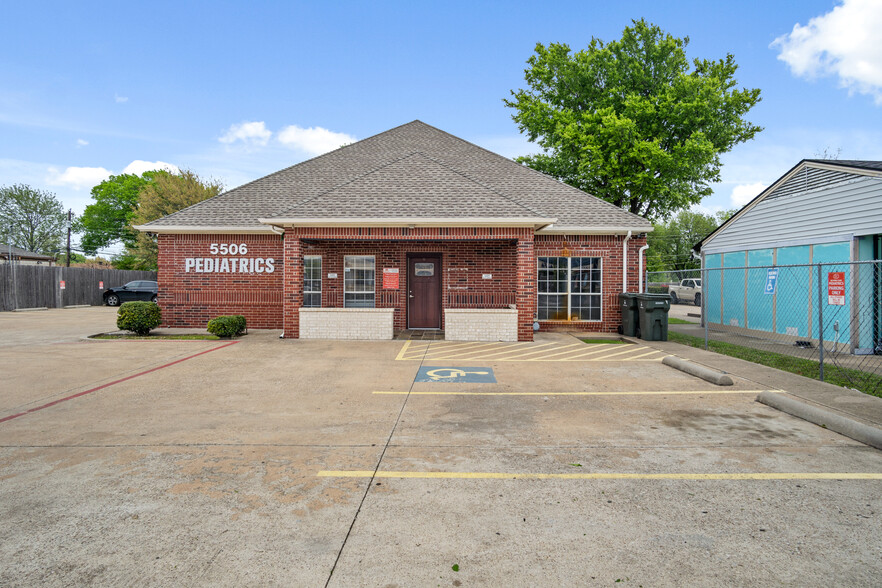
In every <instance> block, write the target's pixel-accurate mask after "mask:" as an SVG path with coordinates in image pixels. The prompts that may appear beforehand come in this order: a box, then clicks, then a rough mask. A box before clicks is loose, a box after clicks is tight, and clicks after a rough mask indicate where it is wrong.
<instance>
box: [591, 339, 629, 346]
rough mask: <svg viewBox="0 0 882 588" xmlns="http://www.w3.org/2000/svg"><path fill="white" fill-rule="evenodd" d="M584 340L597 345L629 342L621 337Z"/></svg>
mask: <svg viewBox="0 0 882 588" xmlns="http://www.w3.org/2000/svg"><path fill="white" fill-rule="evenodd" d="M582 341H583V342H585V343H589V344H595V345H622V344H627V343H628V342H627V341H622V340H621V339H582Z"/></svg>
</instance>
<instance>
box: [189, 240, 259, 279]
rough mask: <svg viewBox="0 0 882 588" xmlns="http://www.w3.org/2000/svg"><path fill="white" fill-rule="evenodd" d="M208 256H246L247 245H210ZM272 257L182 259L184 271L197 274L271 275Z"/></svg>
mask: <svg viewBox="0 0 882 588" xmlns="http://www.w3.org/2000/svg"><path fill="white" fill-rule="evenodd" d="M208 253H209V254H210V255H218V254H220V255H246V254H247V253H248V244H247V243H231V244H228V243H220V244H218V243H212V244H211V245H210V246H209V247H208ZM275 264H276V260H275V259H273V258H272V257H268V258H263V257H188V258H186V259H184V271H185V272H187V273H190V272H193V273H197V274H271V273H273V272H274V271H276V265H275Z"/></svg>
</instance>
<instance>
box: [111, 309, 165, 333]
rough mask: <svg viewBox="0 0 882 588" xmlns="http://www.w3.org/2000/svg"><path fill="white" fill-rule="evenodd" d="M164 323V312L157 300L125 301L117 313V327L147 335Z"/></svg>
mask: <svg viewBox="0 0 882 588" xmlns="http://www.w3.org/2000/svg"><path fill="white" fill-rule="evenodd" d="M161 323H162V313H161V312H160V310H159V306H158V305H157V304H156V303H155V302H125V303H123V304H122V305H121V306H120V307H119V311H118V312H117V313H116V327H117V328H118V329H121V330H123V331H132V332H133V333H135V334H137V335H147V334H149V333H150V331H151V329H155V328H156V327H158V326H159V325H160V324H161Z"/></svg>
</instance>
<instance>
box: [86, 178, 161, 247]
mask: <svg viewBox="0 0 882 588" xmlns="http://www.w3.org/2000/svg"><path fill="white" fill-rule="evenodd" d="M167 173H168V172H165V171H148V172H144V173H143V174H141V175H140V176H136V175H134V174H120V175H118V176H110V177H109V178H108V179H106V180H104V181H103V182H101V183H100V184H98V185H97V186H95V187H94V188H92V200H94V203H93V204H90V205H88V206H87V207H86V210H85V211H84V212H83V215H82V216H81V217H80V218H79V222H78V223H77V227H76V230H77V232H78V233H82V237H81V238H80V247H81V248H82V249H83V251H85V252H86V253H88V254H89V255H94V254H95V253H96V252H97V251H98V250H99V249H102V248H105V247H107V246H109V245H112V244H114V243H117V242H119V241H122V242H123V244H124V245H126V246H133V245H134V244H135V232H133V231H132V230H131V229H130V228H129V225H131V221H132V217H133V216H134V214H135V208H136V207H137V205H138V195H139V194H140V192H141V189H142V188H143V187H144V186H146V185H147V184H149V183H150V182H151V181H153V178H154V177H155V176H156V175H158V174H167Z"/></svg>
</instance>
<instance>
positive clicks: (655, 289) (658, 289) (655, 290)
mask: <svg viewBox="0 0 882 588" xmlns="http://www.w3.org/2000/svg"><path fill="white" fill-rule="evenodd" d="M646 293H647V294H667V293H668V287H667V286H649V287H648V288H646Z"/></svg>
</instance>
